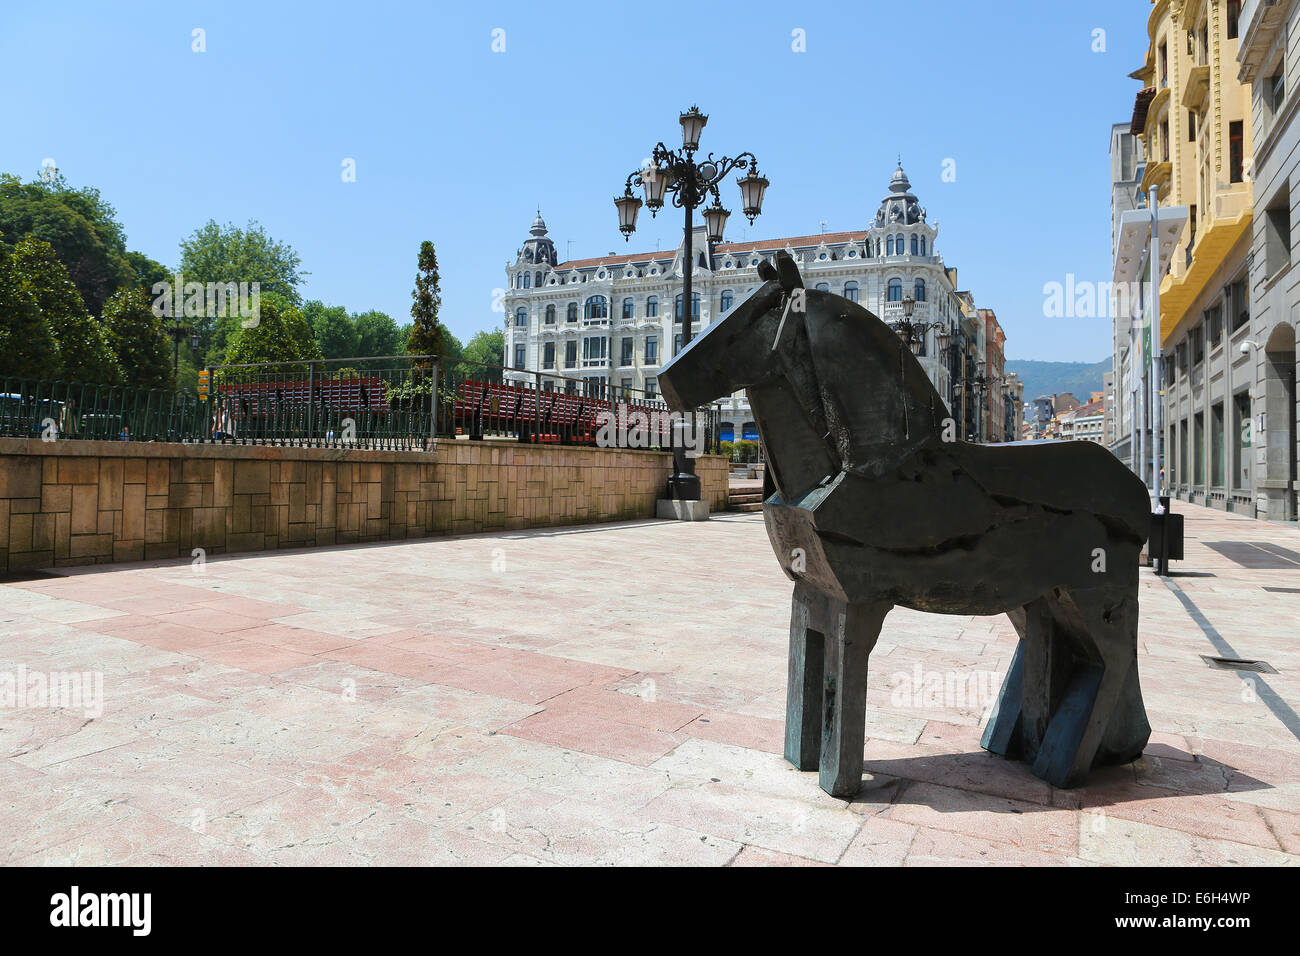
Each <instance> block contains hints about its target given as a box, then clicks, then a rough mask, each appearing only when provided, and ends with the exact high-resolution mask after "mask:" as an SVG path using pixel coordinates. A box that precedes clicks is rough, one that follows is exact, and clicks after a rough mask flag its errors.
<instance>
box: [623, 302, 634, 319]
mask: <svg viewBox="0 0 1300 956" xmlns="http://www.w3.org/2000/svg"><path fill="white" fill-rule="evenodd" d="M623 318H625V319H630V318H632V297H631V296H628V297H627V298H626V299H624V300H623Z"/></svg>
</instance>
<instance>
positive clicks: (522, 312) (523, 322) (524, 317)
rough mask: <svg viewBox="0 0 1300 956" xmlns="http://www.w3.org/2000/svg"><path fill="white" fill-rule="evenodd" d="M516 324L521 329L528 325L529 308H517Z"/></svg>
mask: <svg viewBox="0 0 1300 956" xmlns="http://www.w3.org/2000/svg"><path fill="white" fill-rule="evenodd" d="M515 325H517V326H519V327H520V328H521V329H523V328H527V327H528V310H527V309H525V308H524V307H523V306H520V307H519V308H518V309H516V310H515Z"/></svg>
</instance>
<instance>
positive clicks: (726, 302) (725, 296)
mask: <svg viewBox="0 0 1300 956" xmlns="http://www.w3.org/2000/svg"><path fill="white" fill-rule="evenodd" d="M735 298H736V296H735V293H734V292H732V291H731V290H730V289H723V290H722V301H721V303H720V305H721V308H722V311H723V312H726V311H727V310H728V309H730V308H731V305H732V303H733V302H734V301H735Z"/></svg>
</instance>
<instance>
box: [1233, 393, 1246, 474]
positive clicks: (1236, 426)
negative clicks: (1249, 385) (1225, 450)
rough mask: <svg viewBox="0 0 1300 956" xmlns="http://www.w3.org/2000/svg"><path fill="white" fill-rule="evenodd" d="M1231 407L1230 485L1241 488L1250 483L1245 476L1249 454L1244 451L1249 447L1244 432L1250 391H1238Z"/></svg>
mask: <svg viewBox="0 0 1300 956" xmlns="http://www.w3.org/2000/svg"><path fill="white" fill-rule="evenodd" d="M1232 407H1233V415H1232V487H1234V488H1236V489H1238V490H1242V489H1244V488H1245V487H1246V486H1247V485H1248V484H1250V480H1249V478H1248V476H1247V471H1248V466H1247V462H1248V461H1249V455H1248V453H1247V452H1246V451H1245V449H1246V448H1249V447H1250V444H1249V443H1250V439H1249V437H1248V436H1247V435H1246V432H1245V430H1246V427H1247V423H1248V422H1249V421H1250V393H1249V392H1240V393H1238V394H1237V395H1235V396H1234V397H1233V399H1232Z"/></svg>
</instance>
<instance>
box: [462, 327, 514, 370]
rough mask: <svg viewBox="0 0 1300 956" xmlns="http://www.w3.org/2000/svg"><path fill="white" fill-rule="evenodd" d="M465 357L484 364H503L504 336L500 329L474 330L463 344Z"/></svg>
mask: <svg viewBox="0 0 1300 956" xmlns="http://www.w3.org/2000/svg"><path fill="white" fill-rule="evenodd" d="M465 358H467V359H469V360H470V361H471V362H482V363H483V364H484V365H505V363H506V336H505V333H504V332H502V331H501V330H500V329H497V330H496V331H492V332H486V331H485V332H475V333H474V335H473V336H472V337H471V338H470V340H469V344H468V345H466V346H465Z"/></svg>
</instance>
